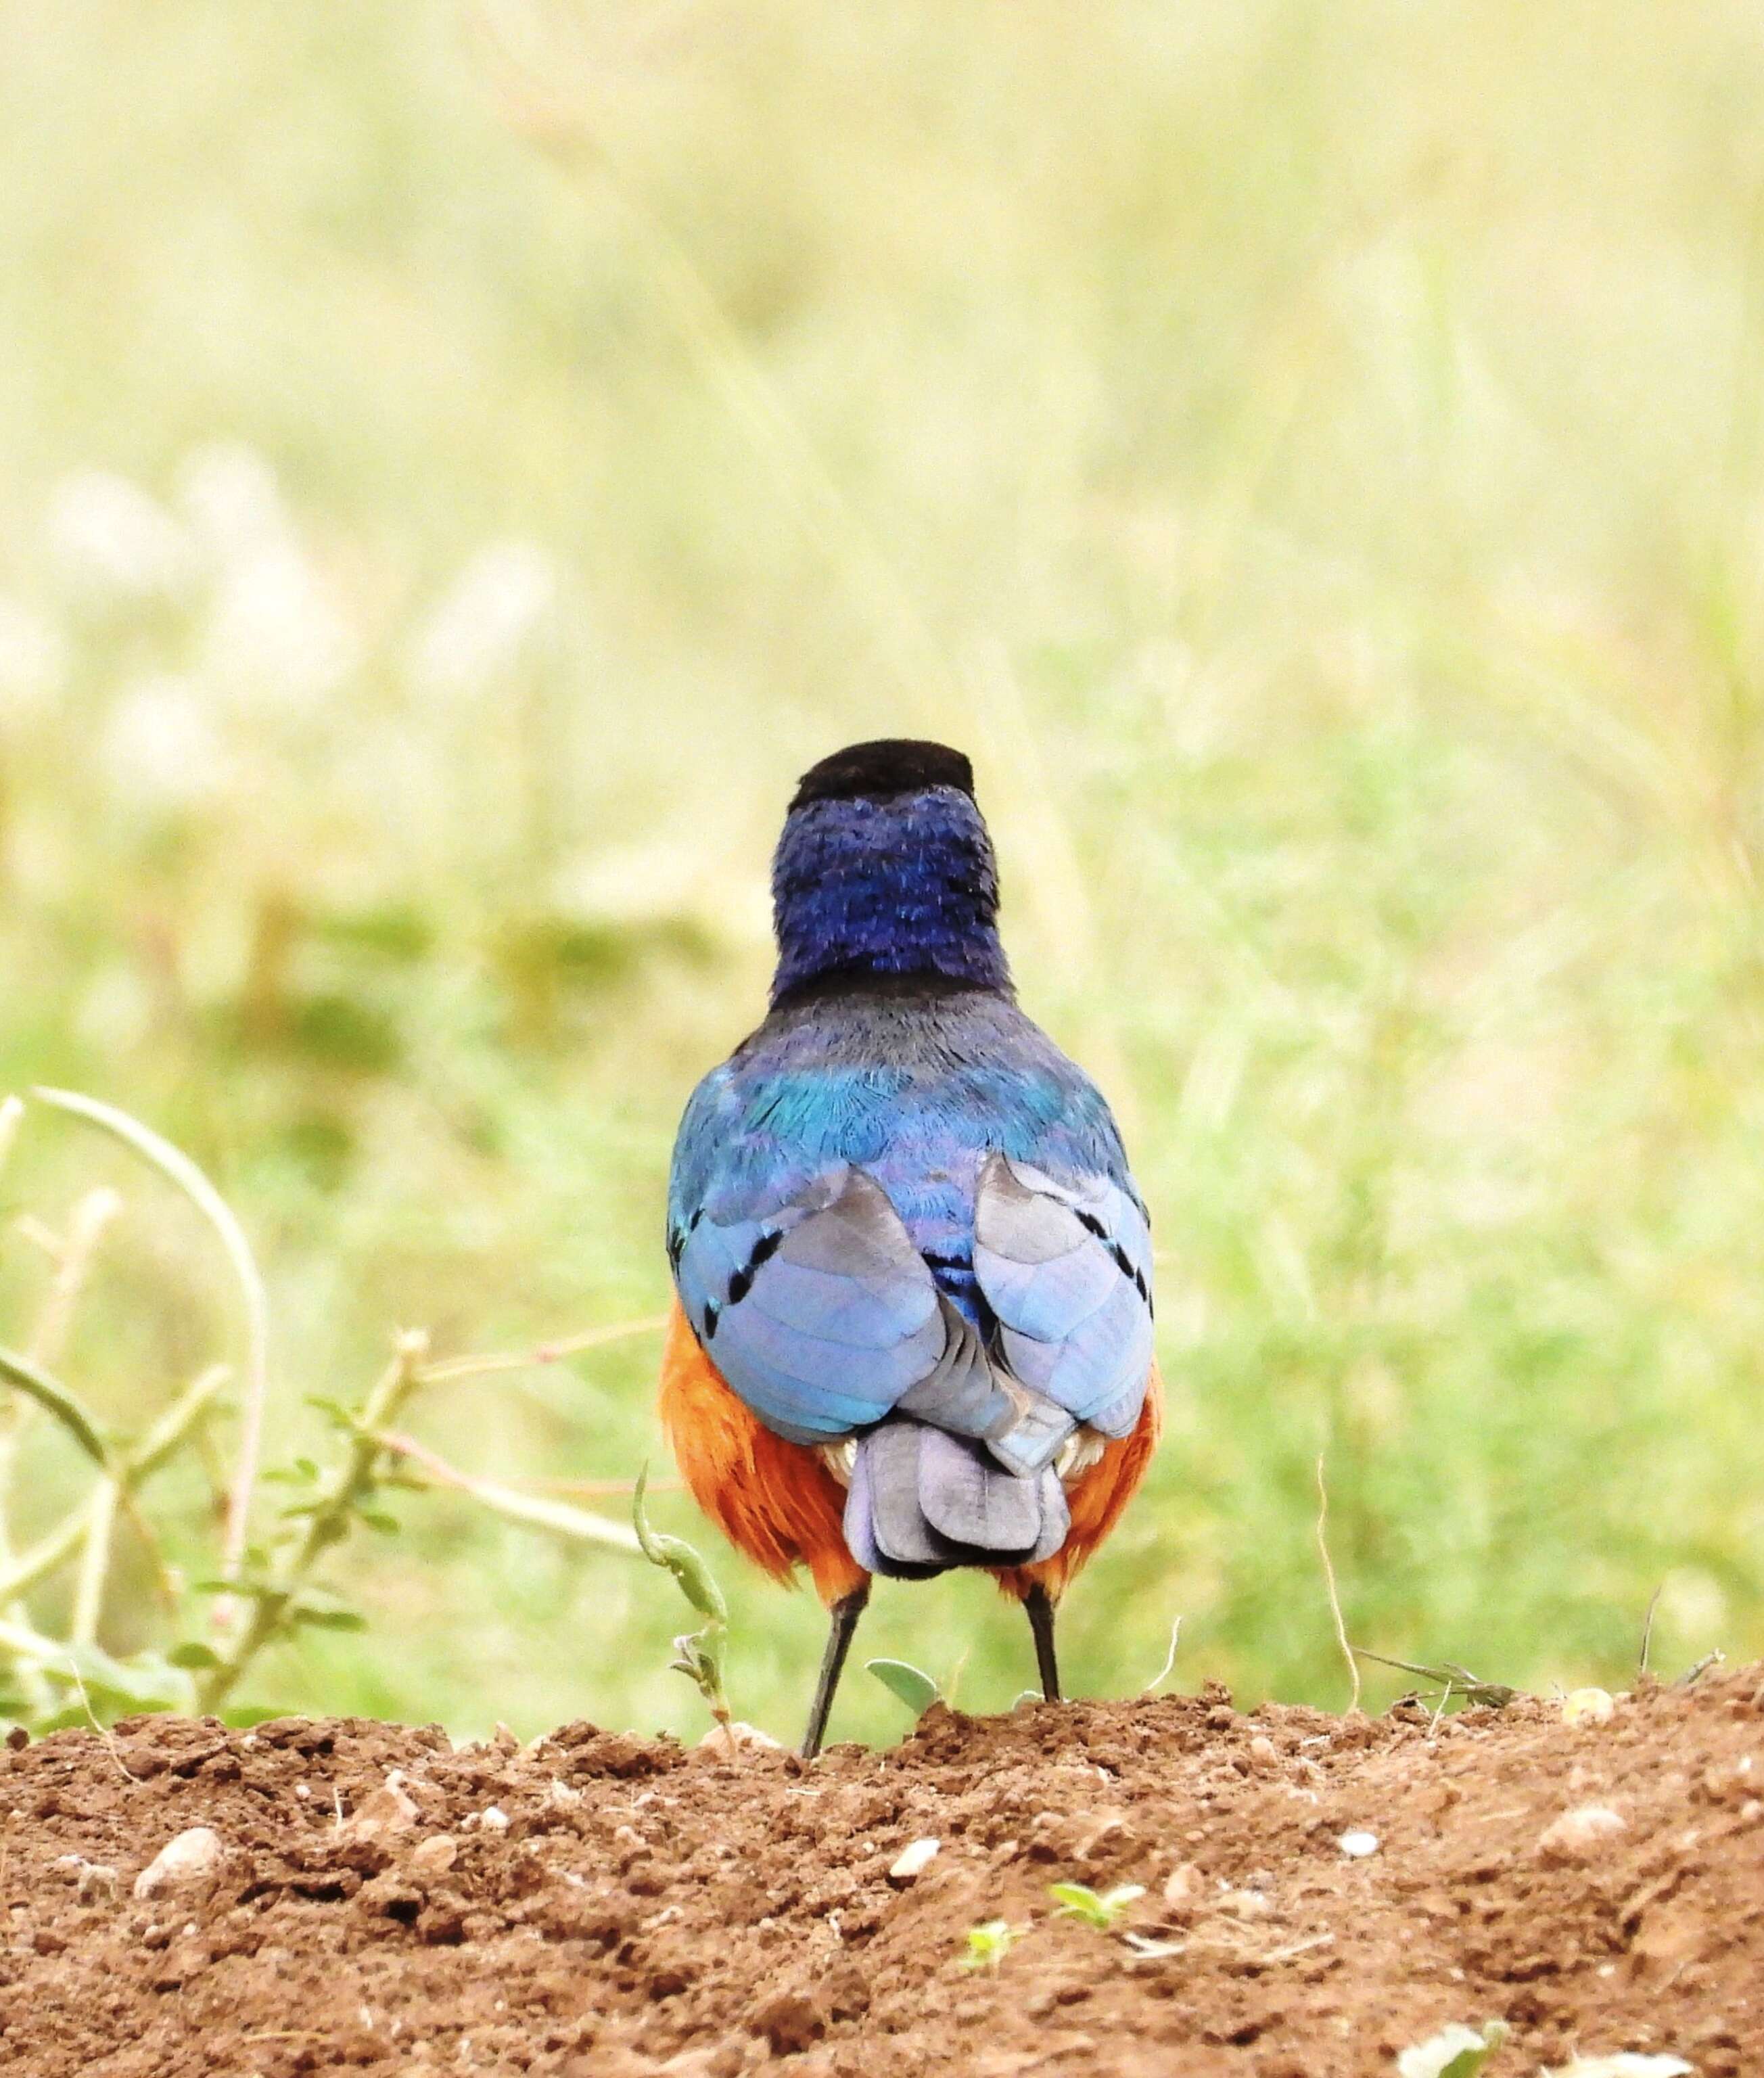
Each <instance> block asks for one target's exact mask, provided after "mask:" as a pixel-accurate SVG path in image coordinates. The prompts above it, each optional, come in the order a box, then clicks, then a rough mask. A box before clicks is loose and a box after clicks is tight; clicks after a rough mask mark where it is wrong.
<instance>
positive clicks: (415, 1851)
mask: <svg viewBox="0 0 1764 2078" xmlns="http://www.w3.org/2000/svg"><path fill="white" fill-rule="evenodd" d="M459 1851H460V1845H459V1842H458V1841H457V1840H456V1839H455V1838H453V1835H452V1834H451V1833H432V1834H430V1835H429V1837H428V1838H427V1839H426V1840H419V1842H417V1844H416V1845H415V1846H414V1847H413V1848H412V1849H411V1863H413V1865H414V1866H415V1867H417V1868H419V1869H437V1870H439V1869H450V1868H452V1866H453V1864H454V1863H455V1862H456V1861H457V1860H458V1859H459Z"/></svg>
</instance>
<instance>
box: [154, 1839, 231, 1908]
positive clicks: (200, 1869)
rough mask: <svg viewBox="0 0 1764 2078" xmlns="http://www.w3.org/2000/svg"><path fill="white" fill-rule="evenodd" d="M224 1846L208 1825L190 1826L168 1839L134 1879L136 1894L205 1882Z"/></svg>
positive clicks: (216, 1865)
mask: <svg viewBox="0 0 1764 2078" xmlns="http://www.w3.org/2000/svg"><path fill="white" fill-rule="evenodd" d="M226 1854H227V1849H226V1846H225V1844H224V1843H223V1841H222V1839H221V1837H220V1835H219V1834H218V1833H217V1832H215V1830H214V1829H213V1827H212V1826H191V1827H190V1829H189V1830H187V1831H186V1832H182V1833H180V1834H177V1837H176V1838H174V1839H170V1840H168V1841H167V1842H165V1846H163V1847H161V1849H160V1851H159V1852H158V1853H157V1854H156V1855H155V1856H154V1857H153V1859H152V1861H150V1862H149V1863H148V1865H147V1867H145V1868H144V1869H143V1870H142V1871H141V1872H140V1875H139V1876H137V1877H136V1879H135V1895H136V1896H137V1897H139V1898H148V1897H157V1896H159V1895H160V1893H161V1892H162V1891H168V1890H177V1889H181V1888H183V1887H184V1886H185V1885H186V1884H196V1883H204V1882H206V1880H208V1879H209V1878H210V1877H211V1876H213V1875H214V1874H215V1871H217V1870H218V1869H219V1867H220V1865H221V1863H222V1862H223V1860H224V1859H225V1858H226Z"/></svg>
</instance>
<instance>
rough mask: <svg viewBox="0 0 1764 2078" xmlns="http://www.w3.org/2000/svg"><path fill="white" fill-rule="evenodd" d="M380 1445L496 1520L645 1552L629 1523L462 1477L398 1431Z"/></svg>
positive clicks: (463, 1474)
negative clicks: (502, 1518)
mask: <svg viewBox="0 0 1764 2078" xmlns="http://www.w3.org/2000/svg"><path fill="white" fill-rule="evenodd" d="M379 1441H380V1444H381V1446H382V1448H383V1449H384V1450H386V1452H387V1453H388V1454H390V1455H391V1456H393V1457H395V1458H407V1459H408V1460H409V1461H410V1462H411V1463H412V1464H414V1465H419V1466H421V1467H422V1468H423V1471H425V1472H427V1474H428V1475H429V1476H430V1478H431V1479H434V1480H436V1481H437V1482H438V1483H440V1485H442V1486H445V1487H452V1488H455V1489H456V1490H457V1492H461V1493H465V1494H469V1495H470V1496H471V1497H472V1498H473V1500H475V1501H477V1502H479V1503H480V1504H482V1506H484V1507H485V1508H489V1509H490V1510H491V1511H492V1512H493V1513H495V1514H497V1515H503V1516H507V1517H508V1519H509V1520H510V1521H511V1522H526V1523H531V1524H532V1525H533V1526H534V1527H535V1528H536V1529H554V1530H556V1531H557V1533H558V1534H559V1535H560V1536H563V1537H569V1538H573V1539H574V1540H575V1541H576V1542H578V1543H582V1544H601V1545H607V1546H611V1548H612V1549H613V1550H615V1551H635V1552H640V1551H641V1550H642V1549H643V1547H642V1546H641V1545H640V1543H639V1542H638V1541H637V1533H636V1531H635V1530H634V1529H631V1528H630V1527H629V1526H628V1525H627V1524H625V1523H623V1522H611V1521H608V1520H607V1517H604V1516H600V1515H590V1513H588V1511H587V1510H586V1508H571V1507H570V1506H569V1504H568V1503H567V1502H565V1501H561V1500H548V1499H547V1498H546V1497H545V1496H544V1495H543V1494H531V1493H522V1492H519V1490H518V1489H517V1488H514V1487H506V1486H502V1485H500V1484H498V1483H497V1482H496V1481H495V1480H494V1479H479V1478H478V1477H477V1475H476V1474H475V1473H472V1472H462V1471H460V1470H459V1469H458V1467H457V1466H453V1465H450V1464H448V1462H447V1460H446V1459H445V1458H440V1457H437V1456H436V1454H435V1452H434V1451H432V1450H429V1449H427V1447H426V1446H424V1445H423V1444H421V1443H419V1442H417V1441H416V1439H415V1437H411V1436H402V1435H399V1434H398V1433H396V1432H395V1431H393V1432H387V1433H382V1435H381V1437H380V1438H379ZM630 1490H631V1489H627V1491H630Z"/></svg>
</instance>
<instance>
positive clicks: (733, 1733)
mask: <svg viewBox="0 0 1764 2078" xmlns="http://www.w3.org/2000/svg"><path fill="white" fill-rule="evenodd" d="M699 1748H700V1750H701V1751H703V1752H707V1753H714V1754H720V1755H722V1756H723V1758H724V1759H725V1760H733V1759H735V1757H736V1755H737V1754H744V1753H777V1752H778V1750H779V1746H778V1741H777V1740H776V1739H774V1738H773V1737H772V1734H770V1733H769V1732H762V1731H761V1730H760V1729H759V1727H758V1726H757V1725H744V1724H742V1723H740V1721H732V1722H730V1723H728V1724H727V1725H712V1726H711V1729H710V1730H709V1731H707V1733H706V1734H705V1735H704V1737H703V1738H702V1739H700V1740H699Z"/></svg>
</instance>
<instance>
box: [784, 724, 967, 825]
mask: <svg viewBox="0 0 1764 2078" xmlns="http://www.w3.org/2000/svg"><path fill="white" fill-rule="evenodd" d="M925 787H954V788H955V789H956V791H957V792H958V793H961V794H965V795H967V797H968V799H970V801H971V800H972V799H974V767H973V766H971V765H970V763H969V762H968V761H967V759H966V758H965V757H963V756H962V754H961V752H960V751H959V750H952V749H950V748H949V745H947V744H945V743H924V742H920V741H915V739H914V738H913V737H911V736H881V737H878V739H877V741H875V742H874V743H849V744H847V745H846V746H845V748H844V749H843V750H836V751H835V752H834V753H833V754H832V757H824V758H823V759H822V760H821V762H820V763H819V765H811V766H810V767H809V769H808V770H807V771H806V772H805V773H804V774H803V776H802V778H800V779H799V781H798V782H797V787H796V797H795V799H794V800H793V801H792V802H791V803H790V808H791V812H793V813H794V812H795V811H796V810H797V809H798V808H803V807H807V805H808V803H810V802H811V801H887V800H891V799H893V798H894V797H895V795H897V794H916V793H919V792H920V791H922V790H923V789H924V788H925Z"/></svg>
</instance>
